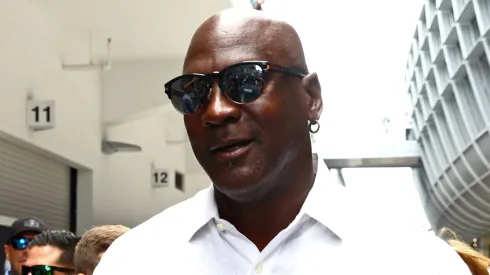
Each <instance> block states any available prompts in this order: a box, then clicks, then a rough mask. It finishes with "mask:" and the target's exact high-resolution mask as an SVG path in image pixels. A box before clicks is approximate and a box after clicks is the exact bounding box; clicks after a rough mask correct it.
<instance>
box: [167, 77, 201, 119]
mask: <svg viewBox="0 0 490 275" xmlns="http://www.w3.org/2000/svg"><path fill="white" fill-rule="evenodd" d="M209 90H210V86H209V84H208V83H207V82H206V81H205V80H204V77H200V76H184V77H182V78H179V79H177V80H175V81H174V82H172V84H171V85H170V89H169V92H170V96H171V101H172V105H173V106H174V108H175V109H177V111H179V112H181V113H183V114H192V113H195V112H196V111H197V109H198V108H199V107H201V106H202V104H206V101H207V99H208V95H209Z"/></svg>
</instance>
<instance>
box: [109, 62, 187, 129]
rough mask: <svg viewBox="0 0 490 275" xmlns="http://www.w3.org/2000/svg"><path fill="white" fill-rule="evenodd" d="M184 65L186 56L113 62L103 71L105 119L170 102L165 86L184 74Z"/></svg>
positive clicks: (117, 117) (116, 117)
mask: <svg viewBox="0 0 490 275" xmlns="http://www.w3.org/2000/svg"><path fill="white" fill-rule="evenodd" d="M183 64H184V58H183V57H175V58H158V59H149V60H130V61H115V62H113V64H112V68H111V70H110V71H108V72H105V73H103V74H102V90H103V93H102V102H103V108H102V110H103V113H102V115H103V121H105V122H107V121H114V120H119V119H121V118H124V117H126V116H128V115H131V114H134V113H138V112H141V111H145V110H148V109H153V108H156V107H159V106H162V105H164V104H166V103H168V102H169V100H168V97H167V95H166V94H165V87H164V85H165V83H166V82H167V81H169V80H170V79H172V78H174V77H176V76H178V75H180V74H181V73H182V66H183Z"/></svg>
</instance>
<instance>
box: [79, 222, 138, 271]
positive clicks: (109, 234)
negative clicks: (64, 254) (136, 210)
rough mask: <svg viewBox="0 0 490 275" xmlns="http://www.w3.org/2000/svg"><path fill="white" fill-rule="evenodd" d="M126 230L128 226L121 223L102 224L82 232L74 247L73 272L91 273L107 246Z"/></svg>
mask: <svg viewBox="0 0 490 275" xmlns="http://www.w3.org/2000/svg"><path fill="white" fill-rule="evenodd" d="M128 231H129V228H128V227H126V226H123V225H103V226H98V227H94V228H92V229H90V230H89V231H87V232H86V233H85V234H83V236H82V239H81V240H80V242H79V243H78V244H77V247H76V249H75V272H76V273H77V274H78V275H92V273H93V272H94V270H95V267H96V266H97V265H98V264H99V261H100V259H101V258H102V256H103V255H104V253H105V252H106V250H107V249H108V248H109V246H111V244H112V243H113V242H114V241H115V240H116V239H117V238H119V237H120V236H122V235H123V234H124V233H126V232H128Z"/></svg>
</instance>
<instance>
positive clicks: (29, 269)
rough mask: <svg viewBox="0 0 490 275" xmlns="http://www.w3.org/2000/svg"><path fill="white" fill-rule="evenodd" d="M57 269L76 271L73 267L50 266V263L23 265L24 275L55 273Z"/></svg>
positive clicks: (48, 274)
mask: <svg viewBox="0 0 490 275" xmlns="http://www.w3.org/2000/svg"><path fill="white" fill-rule="evenodd" d="M55 271H59V272H65V273H70V272H74V270H73V269H70V268H64V267H58V266H50V265H33V266H25V265H23V266H22V275H29V274H32V275H54V272H55Z"/></svg>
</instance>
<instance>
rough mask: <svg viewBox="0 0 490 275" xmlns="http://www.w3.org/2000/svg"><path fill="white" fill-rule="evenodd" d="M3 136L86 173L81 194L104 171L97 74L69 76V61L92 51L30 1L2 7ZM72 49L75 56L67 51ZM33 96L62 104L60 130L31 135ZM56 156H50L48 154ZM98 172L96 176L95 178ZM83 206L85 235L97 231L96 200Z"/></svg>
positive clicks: (3, 3)
mask: <svg viewBox="0 0 490 275" xmlns="http://www.w3.org/2000/svg"><path fill="white" fill-rule="evenodd" d="M0 33H1V34H2V38H1V42H0V64H1V66H0V76H1V79H0V110H1V114H2V115H1V116H0V130H1V131H2V132H4V133H5V134H6V135H7V136H9V137H14V138H16V139H18V140H22V141H24V142H25V143H24V145H25V146H27V147H29V148H30V149H33V150H34V149H44V150H40V152H41V151H42V152H43V153H44V154H47V155H48V156H50V157H54V158H59V159H60V161H64V162H67V164H70V165H72V166H75V167H76V168H82V167H83V168H85V170H83V171H82V172H81V173H80V179H81V181H80V191H81V192H82V193H83V192H84V191H85V190H90V188H91V186H90V185H91V182H90V181H85V182H84V181H83V179H84V178H87V176H88V175H89V176H90V177H93V178H97V177H98V176H100V174H98V170H97V168H98V166H100V165H99V164H98V163H99V158H100V88H99V87H100V85H99V77H98V74H97V73H96V72H90V71H89V72H69V73H68V72H64V71H62V69H61V57H62V56H63V57H64V58H65V60H66V61H70V60H73V59H84V58H86V53H87V52H88V51H87V49H86V48H85V47H83V46H81V45H86V44H87V43H85V42H84V43H79V42H80V39H81V37H78V36H77V35H76V34H73V35H70V36H66V35H64V33H63V31H62V30H60V29H59V28H57V27H56V26H55V25H53V24H52V23H51V22H49V20H47V18H46V17H44V15H43V14H42V13H40V12H39V11H38V10H37V9H36V8H34V7H33V6H32V5H31V4H30V2H29V1H26V0H15V1H0ZM68 44H70V45H71V47H70V51H69V52H68V51H64V49H65V45H68ZM28 91H32V93H33V95H34V98H35V99H41V100H55V101H56V128H55V129H53V130H49V131H44V132H36V133H32V132H29V131H28V130H27V128H26V124H25V121H26V117H25V102H26V97H27V93H28ZM47 152H50V153H47ZM92 172H93V173H92ZM86 195H87V197H85V198H84V201H83V202H80V205H79V214H80V216H81V218H80V219H79V221H78V225H79V228H80V230H81V229H83V228H86V227H89V226H90V225H91V214H92V205H91V197H90V196H91V194H90V192H89V193H87V194H86Z"/></svg>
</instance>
